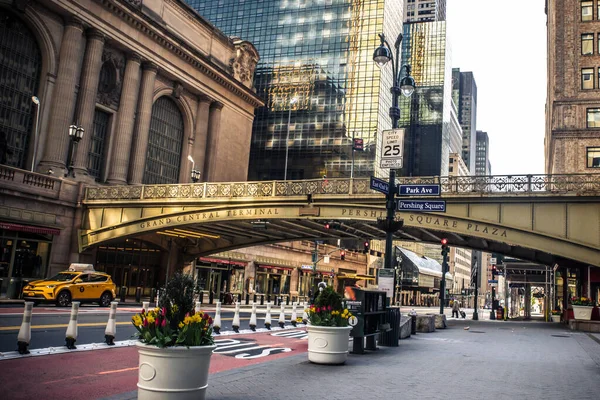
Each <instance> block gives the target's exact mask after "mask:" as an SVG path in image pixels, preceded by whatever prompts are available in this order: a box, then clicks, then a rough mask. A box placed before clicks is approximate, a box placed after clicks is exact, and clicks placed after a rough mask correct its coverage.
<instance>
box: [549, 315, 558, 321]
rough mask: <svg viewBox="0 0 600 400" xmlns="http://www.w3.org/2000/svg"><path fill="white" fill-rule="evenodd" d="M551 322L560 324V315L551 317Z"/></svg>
mask: <svg viewBox="0 0 600 400" xmlns="http://www.w3.org/2000/svg"><path fill="white" fill-rule="evenodd" d="M550 317H551V318H552V322H560V315H551V316H550Z"/></svg>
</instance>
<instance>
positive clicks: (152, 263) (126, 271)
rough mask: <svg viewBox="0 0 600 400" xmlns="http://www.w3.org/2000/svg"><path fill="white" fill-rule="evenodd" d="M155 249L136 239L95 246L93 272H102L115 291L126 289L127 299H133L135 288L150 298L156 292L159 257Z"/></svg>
mask: <svg viewBox="0 0 600 400" xmlns="http://www.w3.org/2000/svg"><path fill="white" fill-rule="evenodd" d="M164 254H165V252H164V251H162V250H161V249H160V248H159V247H158V246H156V245H154V244H152V243H148V242H144V241H142V240H139V239H125V240H120V241H114V242H110V243H108V244H105V245H101V246H98V249H97V251H96V263H95V264H94V268H95V269H96V270H97V271H102V272H106V273H107V274H109V275H110V276H111V277H112V280H113V282H114V283H115V285H116V286H117V290H119V288H121V287H123V286H125V287H126V288H127V292H126V293H127V296H135V293H136V290H137V288H138V287H139V288H141V289H142V295H143V296H150V295H151V291H152V289H153V288H155V289H158V287H159V285H160V284H161V282H164V277H162V279H160V278H161V277H160V276H159V274H160V272H161V265H162V260H163V255H164Z"/></svg>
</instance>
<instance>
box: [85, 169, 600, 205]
mask: <svg viewBox="0 0 600 400" xmlns="http://www.w3.org/2000/svg"><path fill="white" fill-rule="evenodd" d="M396 182H397V183H399V184H439V185H440V186H441V189H442V195H444V194H446V195H465V196H473V195H475V196H477V195H494V196H515V195H521V196H531V195H543V194H553V195H558V194H574V195H575V194H576V195H580V196H599V195H600V175H592V174H569V175H492V176H442V177H439V176H433V177H414V178H399V179H397V180H396ZM377 193H379V192H376V191H374V190H371V189H370V179H368V178H357V179H345V178H340V179H307V180H298V181H258V182H204V183H187V184H175V185H137V186H94V187H88V188H86V194H85V199H86V200H152V199H216V198H228V199H229V198H244V197H251V198H256V197H258V198H264V197H285V196H306V195H315V194H330V195H346V196H348V195H368V194H377Z"/></svg>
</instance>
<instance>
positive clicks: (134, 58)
mask: <svg viewBox="0 0 600 400" xmlns="http://www.w3.org/2000/svg"><path fill="white" fill-rule="evenodd" d="M127 61H133V62H137V63H138V64H141V63H142V57H141V56H140V55H139V54H138V53H136V52H135V51H131V52H128V53H127Z"/></svg>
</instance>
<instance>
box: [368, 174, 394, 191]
mask: <svg viewBox="0 0 600 400" xmlns="http://www.w3.org/2000/svg"><path fill="white" fill-rule="evenodd" d="M371 189H373V190H377V191H378V192H381V193H385V194H388V193H389V191H390V184H389V183H388V182H386V181H384V180H383V179H379V178H375V177H374V176H372V177H371Z"/></svg>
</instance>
